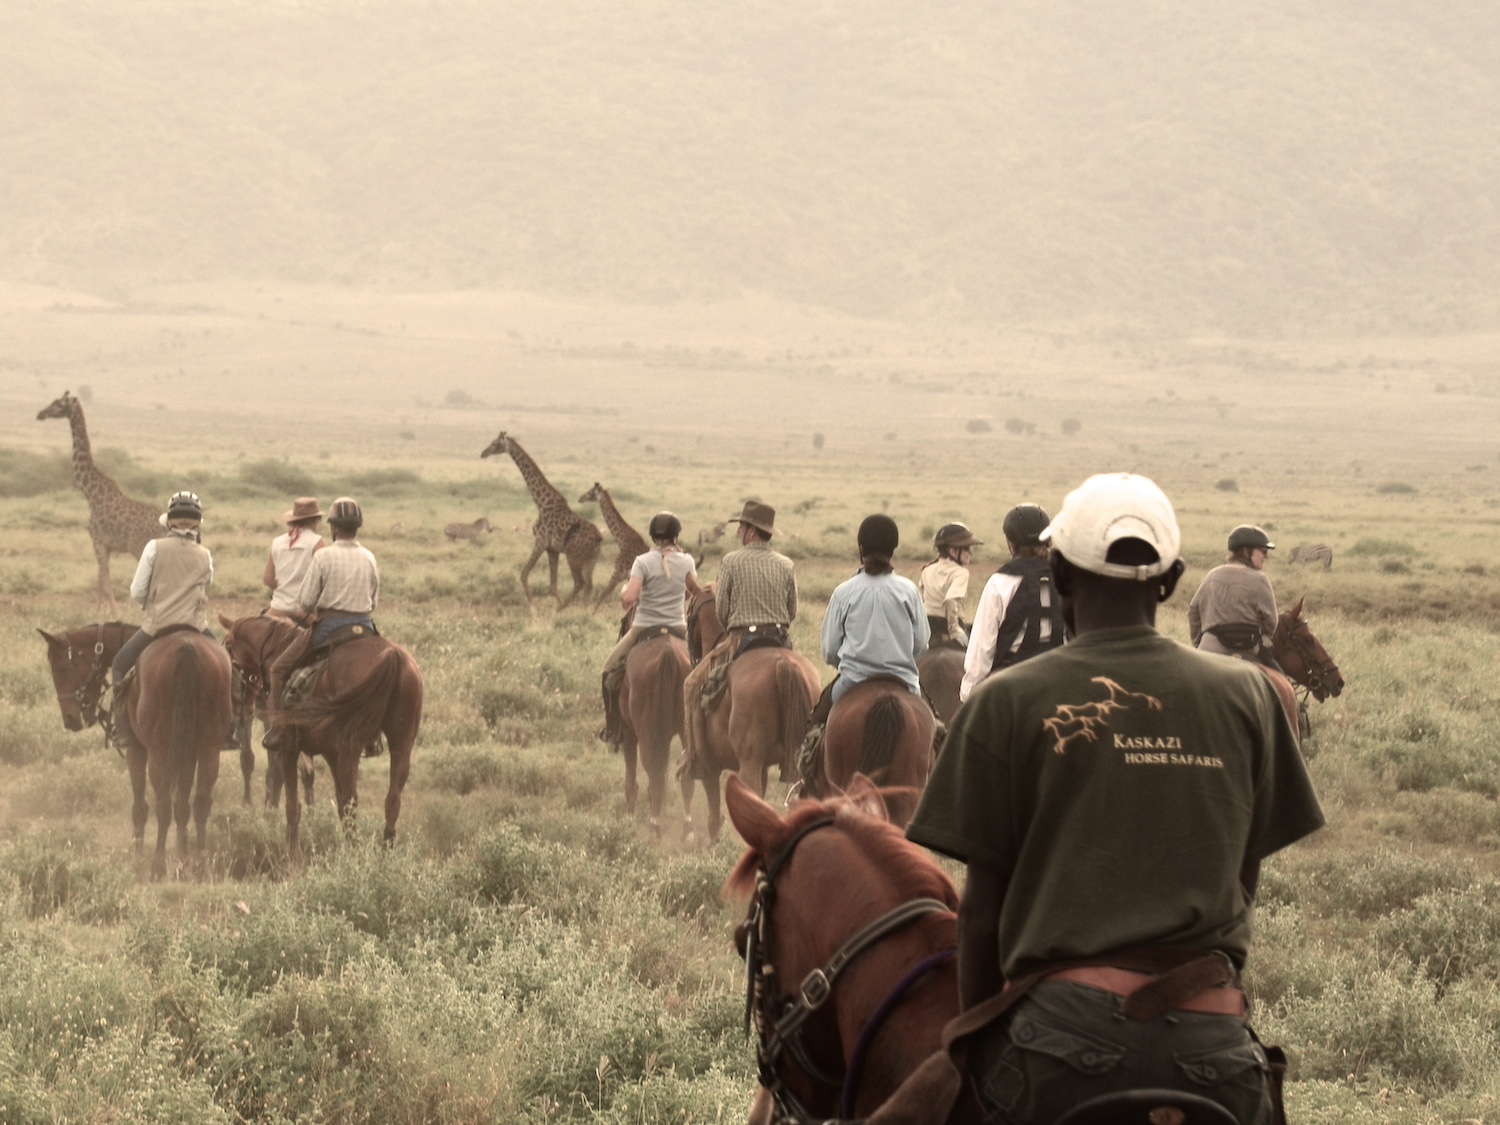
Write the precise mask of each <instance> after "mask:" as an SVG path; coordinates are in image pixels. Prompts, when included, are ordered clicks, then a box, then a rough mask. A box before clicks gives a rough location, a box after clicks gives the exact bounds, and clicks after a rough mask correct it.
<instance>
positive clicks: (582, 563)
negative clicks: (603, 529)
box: [479, 430, 604, 609]
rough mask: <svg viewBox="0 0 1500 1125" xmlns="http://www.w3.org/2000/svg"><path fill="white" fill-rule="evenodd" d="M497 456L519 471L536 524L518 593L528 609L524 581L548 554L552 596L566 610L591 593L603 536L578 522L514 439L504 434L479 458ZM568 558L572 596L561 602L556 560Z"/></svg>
mask: <svg viewBox="0 0 1500 1125" xmlns="http://www.w3.org/2000/svg"><path fill="white" fill-rule="evenodd" d="M497 453H509V454H510V456H511V459H512V460H513V461H515V463H516V468H518V469H520V470H521V479H522V480H524V481H525V482H526V488H527V490H528V491H530V493H531V499H532V500H533V501H535V503H536V511H537V517H536V523H535V524H533V525H532V528H531V535H532V539H533V542H532V545H531V557H530V558H528V559H527V560H526V563H525V565H524V566H522V567H521V592H522V593H524V594H525V595H526V604H527V605H528V606H530V605H531V587H530V586H529V585H528V584H527V579H529V578H530V577H531V569H532V567H534V566H536V560H537V559H539V558H541V557H542V552H543V551H546V552H547V563H548V565H549V567H550V568H551V571H552V584H551V593H552V596H553V598H555V599H556V600H557V608H558V609H566V608H567V607H568V605H569V604H570V603H571V602H572V601H573V599H574V598H576V597H577V596H578V595H579V593H580V592H582V593H583V594H584V595H585V597H586V596H587V595H588V594H589V593H591V592H592V591H593V589H594V565H595V564H596V563H597V562H598V561H599V547H600V545H601V544H602V543H603V542H604V536H602V535H600V534H599V529H598V528H597V527H595V526H594V525H593V524H591V523H589V522H588V520H585V519H581V518H579V516H578V514H577V513H576V512H574V511H573V509H572V508H570V507H568V501H567V500H566V499H565V498H564V497H563V494H562V493H561V492H559V491H557V489H555V488H553V487H552V485H551V483H549V482H548V480H547V478H546V477H545V476H543V475H542V470H541V469H539V468H537V463H536V462H535V461H533V460H532V459H531V455H530V454H528V453H527V452H526V451H525V450H524V449H522V448H521V446H520V444H519V443H518V442H517V441H516V439H515V438H513V437H511V436H509V435H508V434H506V433H505V432H504V431H503V430H502V431H501V433H500V436H499V437H497V438H496V439H495V440H494V441H492V442H490V443H489V445H487V446H485V449H484V452H483V453H481V454H480V455H479V456H480V457H491V456H493V455H495V454H497ZM558 555H567V557H568V569H569V570H570V571H572V572H573V592H572V593H571V594H569V595H568V600H567V601H563V600H562V596H561V595H560V594H558V592H557V557H558Z"/></svg>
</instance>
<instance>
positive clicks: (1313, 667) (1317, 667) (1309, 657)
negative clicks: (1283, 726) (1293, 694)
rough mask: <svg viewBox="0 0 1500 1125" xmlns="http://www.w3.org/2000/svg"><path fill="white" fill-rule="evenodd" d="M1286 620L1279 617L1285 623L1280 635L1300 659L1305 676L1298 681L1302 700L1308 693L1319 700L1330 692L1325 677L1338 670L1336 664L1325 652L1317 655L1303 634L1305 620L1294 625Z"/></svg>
mask: <svg viewBox="0 0 1500 1125" xmlns="http://www.w3.org/2000/svg"><path fill="white" fill-rule="evenodd" d="M1287 620H1288V619H1287V618H1285V617H1283V618H1282V619H1281V623H1282V624H1283V625H1285V629H1284V631H1283V633H1282V635H1283V637H1284V638H1285V640H1286V644H1287V647H1288V648H1290V649H1291V650H1292V651H1293V652H1294V653H1295V654H1296V656H1297V658H1298V659H1299V660H1300V661H1302V667H1303V669H1304V671H1305V674H1306V677H1307V678H1306V679H1305V680H1302V681H1299V686H1300V687H1301V688H1302V689H1303V693H1304V694H1303V697H1302V698H1303V701H1304V702H1305V701H1306V699H1307V695H1308V694H1311V695H1314V696H1317V698H1318V699H1319V700H1320V701H1321V700H1322V699H1323V698H1324V696H1326V695H1328V694H1329V692H1330V688H1329V687H1328V685H1327V684H1326V683H1325V679H1327V678H1329V677H1330V674H1331V673H1333V672H1336V671H1337V670H1338V665H1337V664H1335V663H1334V661H1333V658H1332V657H1331V656H1328V655H1327V654H1326V653H1325V654H1324V655H1323V656H1322V657H1321V658H1320V657H1319V656H1318V654H1317V652H1316V651H1315V650H1314V648H1313V644H1312V642H1311V641H1310V640H1309V638H1308V637H1305V636H1303V634H1304V633H1306V632H1307V623H1306V622H1305V621H1299V622H1297V623H1296V624H1295V625H1291V624H1287ZM1320 693H1321V694H1320Z"/></svg>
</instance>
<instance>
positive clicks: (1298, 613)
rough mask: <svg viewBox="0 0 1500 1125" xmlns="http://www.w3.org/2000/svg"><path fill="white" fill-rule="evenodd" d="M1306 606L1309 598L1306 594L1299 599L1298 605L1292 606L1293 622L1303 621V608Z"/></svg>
mask: <svg viewBox="0 0 1500 1125" xmlns="http://www.w3.org/2000/svg"><path fill="white" fill-rule="evenodd" d="M1306 604H1307V596H1306V595H1305V594H1304V595H1303V596H1302V597H1300V598H1298V599H1297V604H1296V605H1294V606H1292V620H1293V621H1301V620H1302V607H1303V606H1304V605H1306Z"/></svg>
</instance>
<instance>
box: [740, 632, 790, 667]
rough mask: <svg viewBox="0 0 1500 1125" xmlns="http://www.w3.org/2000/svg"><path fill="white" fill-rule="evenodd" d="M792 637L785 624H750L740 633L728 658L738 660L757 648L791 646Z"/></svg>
mask: <svg viewBox="0 0 1500 1125" xmlns="http://www.w3.org/2000/svg"><path fill="white" fill-rule="evenodd" d="M791 647H792V638H791V636H790V634H788V633H787V629H786V626H785V625H752V626H750V628H748V629H746V630H745V631H744V632H743V633H740V634H739V636H738V640H736V641H735V644H734V650H733V652H732V653H731V654H730V657H729V659H731V660H738V659H739V658H740V657H742V656H744V655H745V653H747V652H750V651H752V650H754V649H757V648H791Z"/></svg>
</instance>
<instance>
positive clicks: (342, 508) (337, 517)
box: [328, 496, 365, 531]
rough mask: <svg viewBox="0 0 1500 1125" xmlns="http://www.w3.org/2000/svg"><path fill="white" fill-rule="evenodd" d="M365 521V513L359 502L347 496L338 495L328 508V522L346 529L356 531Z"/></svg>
mask: <svg viewBox="0 0 1500 1125" xmlns="http://www.w3.org/2000/svg"><path fill="white" fill-rule="evenodd" d="M364 522H365V514H364V513H363V512H361V511H360V510H359V503H358V502H357V501H355V500H353V499H352V498H350V497H348V496H340V497H339V498H338V499H337V500H335V501H334V502H333V503H332V505H330V506H329V508H328V523H329V525H330V526H332V527H338V528H343V529H344V530H346V531H358V530H359V529H360V528H361V527H362V526H363V525H364Z"/></svg>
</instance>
